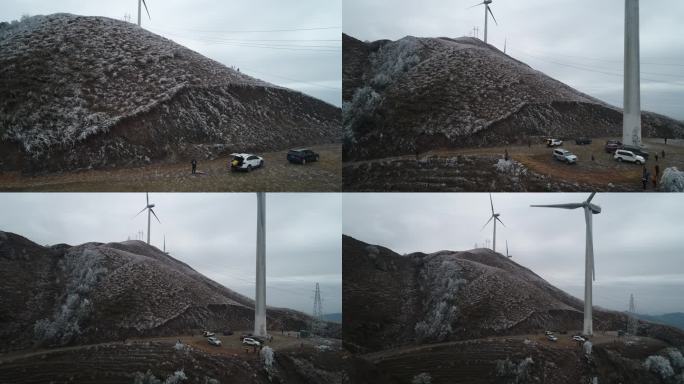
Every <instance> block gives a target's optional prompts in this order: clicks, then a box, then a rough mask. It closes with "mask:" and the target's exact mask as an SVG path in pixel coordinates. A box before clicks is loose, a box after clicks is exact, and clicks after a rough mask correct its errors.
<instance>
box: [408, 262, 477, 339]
mask: <svg viewBox="0 0 684 384" xmlns="http://www.w3.org/2000/svg"><path fill="white" fill-rule="evenodd" d="M428 258H429V259H426V262H425V264H424V266H423V269H422V270H421V271H420V276H419V279H420V280H422V281H423V282H424V283H423V284H421V286H422V287H424V292H423V294H425V295H426V296H427V302H426V304H425V316H424V318H423V319H422V320H421V321H419V322H418V323H417V324H416V325H415V331H416V337H417V338H418V340H420V341H424V340H430V341H442V340H445V339H446V338H447V337H448V336H449V335H450V334H451V333H452V332H453V329H452V324H453V323H454V322H455V321H456V320H457V319H458V315H459V309H458V306H457V304H456V297H457V294H458V291H459V289H460V288H461V286H462V285H464V284H465V283H466V280H464V279H461V278H460V277H459V273H460V272H461V266H460V265H458V264H457V263H456V262H455V261H454V260H450V259H449V258H448V255H446V256H444V255H433V256H432V257H430V256H428Z"/></svg>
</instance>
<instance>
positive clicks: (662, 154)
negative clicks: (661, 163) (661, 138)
mask: <svg viewBox="0 0 684 384" xmlns="http://www.w3.org/2000/svg"><path fill="white" fill-rule="evenodd" d="M660 155H661V156H660V157H662V158H663V159H665V150H664V149H663V151H662V152H661V153H660Z"/></svg>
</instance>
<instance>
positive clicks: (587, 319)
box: [530, 192, 601, 336]
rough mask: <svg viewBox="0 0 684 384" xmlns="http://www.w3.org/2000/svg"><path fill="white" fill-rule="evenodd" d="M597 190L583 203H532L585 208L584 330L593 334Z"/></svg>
mask: <svg viewBox="0 0 684 384" xmlns="http://www.w3.org/2000/svg"><path fill="white" fill-rule="evenodd" d="M594 195H596V192H592V193H591V195H589V198H588V199H587V200H585V201H583V202H581V203H570V204H551V205H530V206H531V207H543V208H562V209H577V208H583V209H584V220H585V222H586V246H585V258H584V331H583V334H584V335H587V336H591V335H593V334H594V330H593V325H592V313H591V311H592V308H591V301H592V293H591V288H592V281H593V280H596V270H595V268H594V239H593V235H592V227H591V218H592V214H593V215H595V214H599V213H601V207H599V206H598V205H596V204H592V203H591V199H593V198H594Z"/></svg>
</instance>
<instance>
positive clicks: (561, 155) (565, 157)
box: [553, 148, 577, 164]
mask: <svg viewBox="0 0 684 384" xmlns="http://www.w3.org/2000/svg"><path fill="white" fill-rule="evenodd" d="M553 158H554V159H556V160H560V161H563V162H566V163H568V164H576V163H577V156H575V155H573V154H572V152H570V151H568V150H567V149H563V148H556V149H554V150H553Z"/></svg>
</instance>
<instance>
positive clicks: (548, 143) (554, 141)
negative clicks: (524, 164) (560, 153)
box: [546, 139, 563, 147]
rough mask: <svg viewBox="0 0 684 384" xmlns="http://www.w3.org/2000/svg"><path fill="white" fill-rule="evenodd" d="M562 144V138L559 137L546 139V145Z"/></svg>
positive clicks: (557, 145)
mask: <svg viewBox="0 0 684 384" xmlns="http://www.w3.org/2000/svg"><path fill="white" fill-rule="evenodd" d="M561 145H563V140H561V139H546V146H547V147H560V146H561Z"/></svg>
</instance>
